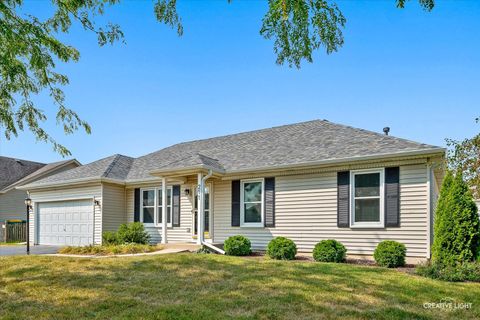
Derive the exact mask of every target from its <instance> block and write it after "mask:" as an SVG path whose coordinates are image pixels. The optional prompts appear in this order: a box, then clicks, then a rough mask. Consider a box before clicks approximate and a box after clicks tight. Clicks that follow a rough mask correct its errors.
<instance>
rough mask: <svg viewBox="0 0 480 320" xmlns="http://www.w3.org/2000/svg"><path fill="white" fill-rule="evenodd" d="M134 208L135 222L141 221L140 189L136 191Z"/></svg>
mask: <svg viewBox="0 0 480 320" xmlns="http://www.w3.org/2000/svg"><path fill="white" fill-rule="evenodd" d="M133 202H134V208H133V221H134V222H139V221H140V189H138V188H137V189H135V191H134V201H133Z"/></svg>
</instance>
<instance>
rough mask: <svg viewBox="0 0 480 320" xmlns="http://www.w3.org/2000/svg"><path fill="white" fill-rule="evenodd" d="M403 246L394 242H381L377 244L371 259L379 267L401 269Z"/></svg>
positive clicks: (403, 261)
mask: <svg viewBox="0 0 480 320" xmlns="http://www.w3.org/2000/svg"><path fill="white" fill-rule="evenodd" d="M406 253H407V249H406V248H405V245H404V244H402V243H399V242H396V241H391V240H387V241H382V242H380V243H379V244H378V246H377V248H376V249H375V252H374V253H373V257H374V258H375V261H376V262H377V264H378V265H379V266H382V267H387V268H396V267H402V266H404V265H405V255H406Z"/></svg>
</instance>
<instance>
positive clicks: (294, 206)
mask: <svg viewBox="0 0 480 320" xmlns="http://www.w3.org/2000/svg"><path fill="white" fill-rule="evenodd" d="M214 188H215V196H214V200H213V202H214V207H215V210H214V219H215V223H214V242H223V241H224V240H225V239H226V238H227V237H229V236H232V235H235V234H242V235H245V236H247V237H249V238H250V240H251V241H252V246H253V247H254V248H255V249H265V248H266V245H267V244H268V242H269V241H270V240H271V239H272V238H273V237H277V236H286V237H288V238H291V239H292V240H293V241H295V243H296V244H297V246H298V249H299V251H305V252H309V251H312V249H313V247H314V246H315V244H316V243H317V242H319V241H320V240H324V239H336V240H339V241H341V242H342V243H343V244H344V245H345V246H346V247H347V249H348V253H349V254H351V255H372V254H373V251H374V250H375V247H376V246H377V244H378V243H379V242H380V241H382V240H387V239H391V240H397V241H400V242H402V243H404V244H405V245H406V246H407V255H408V256H409V257H414V258H425V257H426V254H427V243H428V240H427V239H428V236H427V228H428V224H427V218H428V216H427V204H428V192H427V166H426V164H420V165H408V166H401V167H400V220H401V227H399V228H382V229H351V228H338V227H337V173H336V172H329V173H320V174H310V175H292V176H280V177H277V178H276V192H275V195H276V197H275V223H276V225H275V228H243V227H242V228H240V227H231V181H220V182H217V183H215V186H214Z"/></svg>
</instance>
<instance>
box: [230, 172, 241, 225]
mask: <svg viewBox="0 0 480 320" xmlns="http://www.w3.org/2000/svg"><path fill="white" fill-rule="evenodd" d="M232 227H240V180H233V181H232Z"/></svg>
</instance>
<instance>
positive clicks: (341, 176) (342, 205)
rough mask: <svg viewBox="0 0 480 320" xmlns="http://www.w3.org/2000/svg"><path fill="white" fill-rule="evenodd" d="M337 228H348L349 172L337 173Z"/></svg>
mask: <svg viewBox="0 0 480 320" xmlns="http://www.w3.org/2000/svg"><path fill="white" fill-rule="evenodd" d="M337 202H338V203H337V226H338V227H339V228H348V227H350V172H349V171H343V172H338V173H337Z"/></svg>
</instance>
